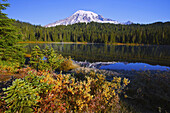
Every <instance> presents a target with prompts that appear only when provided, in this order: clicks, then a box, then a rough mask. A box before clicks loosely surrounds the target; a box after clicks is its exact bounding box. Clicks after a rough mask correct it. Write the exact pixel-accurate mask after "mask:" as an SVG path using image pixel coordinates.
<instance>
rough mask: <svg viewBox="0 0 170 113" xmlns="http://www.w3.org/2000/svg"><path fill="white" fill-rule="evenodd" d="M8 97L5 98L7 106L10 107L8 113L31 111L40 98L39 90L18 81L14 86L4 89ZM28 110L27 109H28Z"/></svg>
mask: <svg viewBox="0 0 170 113" xmlns="http://www.w3.org/2000/svg"><path fill="white" fill-rule="evenodd" d="M3 90H4V91H5V94H7V96H6V97H5V98H4V99H5V102H6V103H7V106H8V107H9V109H8V111H6V112H9V113H11V112H19V113H22V112H25V110H29V111H30V109H31V106H34V105H36V103H37V100H38V99H39V98H40V97H39V96H37V95H38V92H37V89H34V88H33V86H31V85H30V84H28V83H26V82H24V80H21V79H16V80H15V81H14V82H13V83H12V86H10V87H8V88H7V89H3ZM26 108H27V109H26Z"/></svg>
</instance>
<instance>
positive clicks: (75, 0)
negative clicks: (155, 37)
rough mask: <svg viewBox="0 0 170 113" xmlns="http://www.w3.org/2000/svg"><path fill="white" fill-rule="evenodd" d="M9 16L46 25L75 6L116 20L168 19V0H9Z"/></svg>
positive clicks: (169, 18) (169, 10)
mask: <svg viewBox="0 0 170 113" xmlns="http://www.w3.org/2000/svg"><path fill="white" fill-rule="evenodd" d="M8 2H9V3H10V4H11V6H10V7H9V8H7V10H5V11H4V12H5V13H7V14H8V17H9V18H13V19H16V20H20V21H24V22H29V23H31V24H36V25H46V24H49V23H53V22H55V21H57V20H60V19H64V18H66V17H69V16H71V15H72V14H73V13H75V12H76V11H77V10H87V11H93V12H95V13H97V14H100V15H102V16H103V17H104V18H110V19H113V20H117V21H119V22H126V21H129V20H130V21H132V22H134V23H143V24H147V23H153V22H157V21H162V22H166V21H170V0H8Z"/></svg>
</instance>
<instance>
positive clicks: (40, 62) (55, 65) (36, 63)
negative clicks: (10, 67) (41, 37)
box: [30, 46, 71, 72]
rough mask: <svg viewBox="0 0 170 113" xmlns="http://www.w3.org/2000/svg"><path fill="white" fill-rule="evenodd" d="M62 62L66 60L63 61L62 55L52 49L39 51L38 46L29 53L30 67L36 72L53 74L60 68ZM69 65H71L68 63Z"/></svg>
mask: <svg viewBox="0 0 170 113" xmlns="http://www.w3.org/2000/svg"><path fill="white" fill-rule="evenodd" d="M43 58H44V59H43ZM64 61H66V59H64V58H63V56H62V55H58V54H57V53H55V51H54V49H53V48H52V47H51V48H49V47H46V48H45V49H44V50H42V51H41V50H40V48H39V46H35V47H34V48H33V50H32V52H31V58H30V65H31V66H32V67H33V68H35V69H37V70H44V71H50V72H53V71H55V70H56V69H59V68H61V64H63V62H64ZM69 65H71V64H70V63H69ZM65 67H67V66H65ZM62 69H63V68H62Z"/></svg>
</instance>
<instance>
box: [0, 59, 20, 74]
mask: <svg viewBox="0 0 170 113" xmlns="http://www.w3.org/2000/svg"><path fill="white" fill-rule="evenodd" d="M18 67H19V63H17V62H8V61H1V60H0V72H1V73H3V72H6V73H15V72H16V71H17V69H18Z"/></svg>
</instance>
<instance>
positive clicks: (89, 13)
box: [73, 10, 98, 16]
mask: <svg viewBox="0 0 170 113" xmlns="http://www.w3.org/2000/svg"><path fill="white" fill-rule="evenodd" d="M76 14H79V15H85V14H88V15H94V16H98V14H96V13H94V12H92V11H85V10H78V11H77V12H75V13H74V14H73V15H76Z"/></svg>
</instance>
